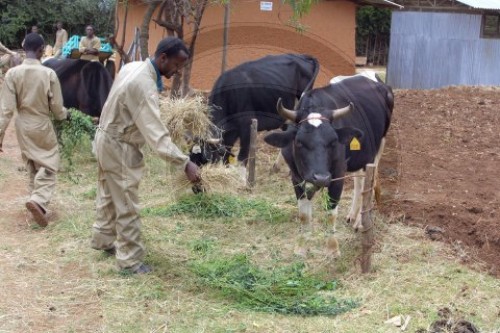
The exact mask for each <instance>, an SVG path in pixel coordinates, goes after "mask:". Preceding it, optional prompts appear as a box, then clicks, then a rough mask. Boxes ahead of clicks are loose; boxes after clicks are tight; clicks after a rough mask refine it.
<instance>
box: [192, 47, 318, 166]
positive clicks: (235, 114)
mask: <svg viewBox="0 0 500 333" xmlns="http://www.w3.org/2000/svg"><path fill="white" fill-rule="evenodd" d="M318 72H319V63H318V60H317V59H316V58H314V57H311V56H309V55H303V54H281V55H272V56H266V57H263V58H260V59H257V60H254V61H249V62H245V63H242V64H240V65H239V66H236V67H234V68H232V69H230V70H228V71H226V72H224V73H223V74H222V75H221V76H220V77H219V78H218V79H217V81H216V82H215V84H214V86H213V88H212V90H211V93H210V96H209V98H208V103H209V105H210V106H211V107H212V121H213V122H214V124H215V125H216V126H217V127H218V128H220V129H221V130H222V133H223V134H222V142H221V143H222V144H223V145H224V146H225V147H226V149H227V151H226V154H225V156H223V159H224V162H226V163H227V162H228V157H229V156H230V152H231V148H232V147H233V145H234V144H235V142H236V141H237V140H238V139H239V140H240V151H239V154H238V161H239V162H240V163H241V164H246V160H247V158H248V154H249V148H250V124H251V120H252V118H256V119H257V120H258V129H257V130H258V131H264V130H273V129H277V128H279V127H280V126H282V125H283V124H284V123H285V120H284V119H283V118H282V117H280V116H279V115H278V113H277V112H276V103H277V101H278V99H280V98H281V100H282V102H283V104H284V105H285V107H289V108H293V107H294V105H295V103H296V101H297V100H298V99H299V98H300V97H301V96H302V94H303V93H304V92H307V91H309V90H310V89H312V87H313V85H314V81H315V79H316V76H317V75H318ZM197 147H198V148H196V151H200V149H201V153H202V154H203V153H204V150H205V148H207V149H209V150H212V151H213V152H217V151H218V150H219V149H216V147H214V146H213V145H212V148H210V147H206V146H197ZM191 153H193V152H191ZM198 154H200V153H198ZM219 157H220V155H219V154H218V153H217V154H212V155H211V156H209V158H199V156H198V157H194V158H196V159H197V160H200V161H201V160H203V161H204V160H207V161H211V162H215V161H217V159H219Z"/></svg>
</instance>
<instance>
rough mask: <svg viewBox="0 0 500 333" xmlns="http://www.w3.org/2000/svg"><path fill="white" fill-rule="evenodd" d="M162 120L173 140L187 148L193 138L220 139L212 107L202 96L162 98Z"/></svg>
mask: <svg viewBox="0 0 500 333" xmlns="http://www.w3.org/2000/svg"><path fill="white" fill-rule="evenodd" d="M160 110H161V119H162V121H163V122H164V124H165V125H166V126H167V128H168V130H169V131H170V136H171V137H172V140H173V141H174V142H175V144H177V145H178V146H180V147H182V148H186V147H187V146H188V141H187V138H186V135H187V136H188V137H191V138H198V139H201V140H207V139H211V138H214V136H215V137H216V138H218V137H220V134H218V133H219V131H218V130H217V127H216V126H215V125H214V124H213V123H212V120H211V117H210V107H209V106H208V105H207V104H206V102H205V101H204V100H203V97H202V96H194V97H189V98H161V99H160Z"/></svg>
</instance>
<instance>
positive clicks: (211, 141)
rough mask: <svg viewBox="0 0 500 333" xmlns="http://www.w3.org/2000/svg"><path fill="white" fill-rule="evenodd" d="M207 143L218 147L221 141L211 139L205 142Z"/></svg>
mask: <svg viewBox="0 0 500 333" xmlns="http://www.w3.org/2000/svg"><path fill="white" fill-rule="evenodd" d="M205 141H206V142H207V143H209V144H211V145H218V144H219V143H220V141H221V139H220V138H219V139H217V138H209V139H206V140H205Z"/></svg>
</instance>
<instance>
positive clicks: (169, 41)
mask: <svg viewBox="0 0 500 333" xmlns="http://www.w3.org/2000/svg"><path fill="white" fill-rule="evenodd" d="M181 51H184V52H185V53H186V55H187V56H188V57H189V51H188V49H187V47H186V44H184V42H183V41H182V39H180V38H177V37H167V38H163V39H162V40H161V41H160V42H159V43H158V46H157V47H156V52H155V57H158V56H160V55H161V54H162V53H163V54H165V55H166V56H167V58H171V57H175V56H176V55H178V54H179V52H181Z"/></svg>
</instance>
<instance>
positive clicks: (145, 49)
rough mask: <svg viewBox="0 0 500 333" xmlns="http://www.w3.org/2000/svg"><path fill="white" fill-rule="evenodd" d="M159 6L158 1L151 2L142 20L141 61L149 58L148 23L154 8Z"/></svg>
mask: <svg viewBox="0 0 500 333" xmlns="http://www.w3.org/2000/svg"><path fill="white" fill-rule="evenodd" d="M159 4H160V2H159V1H154V2H151V3H150V4H149V6H148V9H147V10H146V13H145V14H144V18H143V20H142V25H141V35H140V44H141V56H142V59H146V58H147V57H149V23H150V22H151V18H152V17H153V14H154V11H155V10H156V8H158V5H159Z"/></svg>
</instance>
